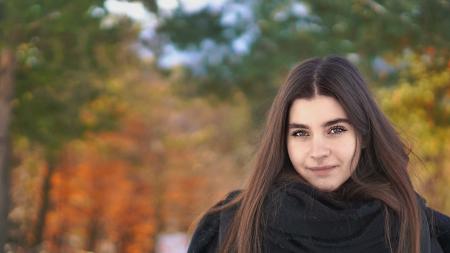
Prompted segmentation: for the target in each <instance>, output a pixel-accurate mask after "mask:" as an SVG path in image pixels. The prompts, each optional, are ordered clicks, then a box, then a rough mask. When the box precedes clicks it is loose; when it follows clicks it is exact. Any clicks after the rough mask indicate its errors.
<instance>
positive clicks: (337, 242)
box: [263, 183, 442, 253]
mask: <svg viewBox="0 0 450 253" xmlns="http://www.w3.org/2000/svg"><path fill="white" fill-rule="evenodd" d="M264 211H265V214H266V215H265V217H266V221H265V224H264V231H265V233H264V242H263V247H264V251H265V252H348V253H350V252H355V253H356V252H358V253H360V252H364V253H371V252H374V253H375V252H376V253H379V252H391V251H390V246H389V244H388V243H387V242H386V240H385V208H384V205H383V204H382V203H381V202H380V201H378V200H370V201H369V200H360V201H348V200H345V201H344V200H339V199H338V198H336V197H335V196H334V195H332V194H329V193H323V192H320V191H317V190H315V189H313V188H312V187H310V186H308V185H306V184H303V183H290V184H288V185H284V186H282V187H278V188H277V189H275V190H273V191H272V192H271V194H270V195H269V197H268V199H267V200H266V202H265V207H264ZM389 220H390V228H391V231H392V233H391V240H390V241H391V242H392V245H391V247H392V248H394V249H395V247H396V246H397V244H396V243H397V242H398V236H397V235H398V222H397V219H396V218H395V217H393V216H391V217H390V219H389ZM422 223H423V224H422V227H423V231H422V239H421V245H422V247H421V252H423V253H428V252H442V251H440V250H438V249H434V247H433V249H432V245H431V244H432V242H431V239H430V233H429V230H428V222H427V220H426V217H425V216H423V220H422Z"/></svg>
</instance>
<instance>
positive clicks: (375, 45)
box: [158, 0, 450, 120]
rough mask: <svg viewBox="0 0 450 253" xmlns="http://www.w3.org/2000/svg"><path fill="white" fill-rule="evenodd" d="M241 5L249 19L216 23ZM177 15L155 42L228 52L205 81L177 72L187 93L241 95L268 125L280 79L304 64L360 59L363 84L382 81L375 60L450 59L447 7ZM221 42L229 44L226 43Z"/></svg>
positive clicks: (383, 5) (260, 8) (391, 4)
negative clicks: (236, 46) (431, 54)
mask: <svg viewBox="0 0 450 253" xmlns="http://www.w3.org/2000/svg"><path fill="white" fill-rule="evenodd" d="M236 5H239V6H241V7H242V8H247V9H248V10H249V12H250V13H251V18H247V19H246V18H236V22H235V23H234V24H232V25H230V24H229V23H226V22H219V23H218V22H217V20H220V18H223V17H224V16H225V15H227V11H229V10H230V9H232V8H233V6H236ZM180 11H182V10H179V11H178V12H177V13H176V14H175V15H173V16H171V17H164V18H163V20H164V22H162V27H161V29H160V30H159V33H158V36H160V37H159V38H169V40H167V41H166V43H164V44H165V45H166V44H168V43H173V44H174V45H176V46H177V47H178V48H180V49H192V48H200V45H201V43H202V42H204V40H205V39H208V40H212V41H214V42H215V45H216V48H217V50H216V51H218V50H219V49H220V48H226V49H227V51H226V53H225V54H224V55H223V56H222V58H221V60H220V61H209V60H208V59H207V58H208V57H209V55H207V56H206V57H205V59H204V60H203V61H201V62H200V63H199V65H200V66H196V67H195V69H199V68H200V69H202V70H203V71H202V72H201V74H198V71H196V70H193V69H192V68H190V67H185V68H184V70H183V71H179V73H180V72H181V73H182V75H181V81H180V83H182V85H181V86H182V87H185V92H186V93H188V94H203V95H204V94H208V95H209V94H214V95H217V96H218V97H221V98H229V97H232V94H233V93H234V92H236V91H241V92H243V93H244V94H245V95H246V97H248V98H249V99H250V100H251V101H252V102H251V106H252V108H253V111H254V112H255V113H254V114H253V115H254V117H255V118H254V119H256V120H258V119H261V118H263V117H264V112H265V111H266V109H267V108H268V104H269V103H267V100H269V101H270V100H271V98H272V97H273V96H274V94H275V90H276V88H277V86H278V85H279V84H280V82H281V81H282V80H281V76H284V75H285V74H286V72H287V70H288V69H289V68H290V67H292V66H293V65H294V64H295V63H297V62H299V61H300V60H302V59H304V58H307V57H312V56H321V55H326V54H343V55H345V54H349V53H352V54H355V55H358V56H359V63H358V64H359V66H360V67H361V68H362V69H363V71H364V72H365V74H366V76H368V77H369V79H373V80H376V81H378V80H379V75H378V74H377V73H376V72H374V70H373V68H372V64H373V60H374V59H375V58H377V57H381V58H383V57H385V56H392V55H396V56H398V55H401V54H402V53H403V52H404V50H405V49H408V50H413V51H415V52H423V51H425V50H426V49H428V48H433V49H434V50H435V51H436V54H440V55H442V56H443V57H444V58H449V56H450V54H449V51H448V41H449V40H450V30H449V29H448V27H449V26H450V16H449V15H448V13H449V11H450V4H449V3H448V2H447V1H438V0H431V1H419V0H409V1H330V0H319V1H309V0H308V1H302V2H299V1H293V0H283V1H278V0H277V1H275V0H268V1H266V0H265V1H251V2H250V1H248V2H244V3H242V2H241V1H229V2H227V3H226V4H225V6H224V7H223V11H222V12H221V16H220V17H217V13H213V12H212V11H209V9H204V10H201V11H199V12H196V13H180ZM212 17H213V18H212ZM202 20H203V21H202ZM199 23H201V24H202V25H198V24H199ZM167 24H170V25H167ZM246 31H254V32H253V36H254V38H253V39H252V40H251V42H250V46H249V50H248V52H247V53H244V54H241V53H238V52H236V51H234V50H233V48H232V47H231V45H230V43H229V41H230V40H233V39H236V38H238V37H239V36H241V35H242V34H243V33H245V32H246ZM224 34H231V35H232V37H227V40H224V39H223V36H224ZM211 51H212V53H214V51H215V50H211ZM383 81H384V84H385V85H389V84H392V83H395V78H393V79H392V78H391V79H383ZM379 83H381V82H379Z"/></svg>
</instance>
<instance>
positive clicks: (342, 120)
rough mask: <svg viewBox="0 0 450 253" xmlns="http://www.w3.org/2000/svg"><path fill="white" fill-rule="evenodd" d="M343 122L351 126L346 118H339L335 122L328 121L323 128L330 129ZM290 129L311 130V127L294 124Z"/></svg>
mask: <svg viewBox="0 0 450 253" xmlns="http://www.w3.org/2000/svg"><path fill="white" fill-rule="evenodd" d="M341 122H344V123H347V124H350V121H349V120H348V119H346V118H337V119H333V120H330V121H327V122H325V123H323V124H322V127H328V126H331V125H334V124H337V123H341ZM288 128H289V129H292V128H305V129H309V126H308V125H305V124H300V123H295V122H292V123H289V125H288Z"/></svg>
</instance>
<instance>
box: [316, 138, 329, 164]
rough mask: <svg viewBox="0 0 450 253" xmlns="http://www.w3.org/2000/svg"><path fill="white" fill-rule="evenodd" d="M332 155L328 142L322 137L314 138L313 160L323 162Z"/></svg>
mask: <svg viewBox="0 0 450 253" xmlns="http://www.w3.org/2000/svg"><path fill="white" fill-rule="evenodd" d="M330 153H331V150H330V148H329V147H328V145H327V143H326V141H325V140H324V139H323V138H321V137H316V138H313V140H312V147H311V158H313V159H315V160H321V159H323V158H325V157H327V156H329V155H330Z"/></svg>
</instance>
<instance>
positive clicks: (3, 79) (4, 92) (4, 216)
mask: <svg viewBox="0 0 450 253" xmlns="http://www.w3.org/2000/svg"><path fill="white" fill-rule="evenodd" d="M15 66H16V61H15V56H14V51H13V50H12V49H9V48H5V49H3V50H2V51H1V52H0V253H3V252H4V246H5V243H6V241H7V236H8V226H7V225H8V213H9V204H10V196H9V189H10V188H9V179H10V178H9V174H10V166H9V162H10V161H9V159H10V152H11V151H10V148H11V145H10V140H9V122H10V120H11V108H12V105H11V101H12V98H13V96H14V70H15Z"/></svg>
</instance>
